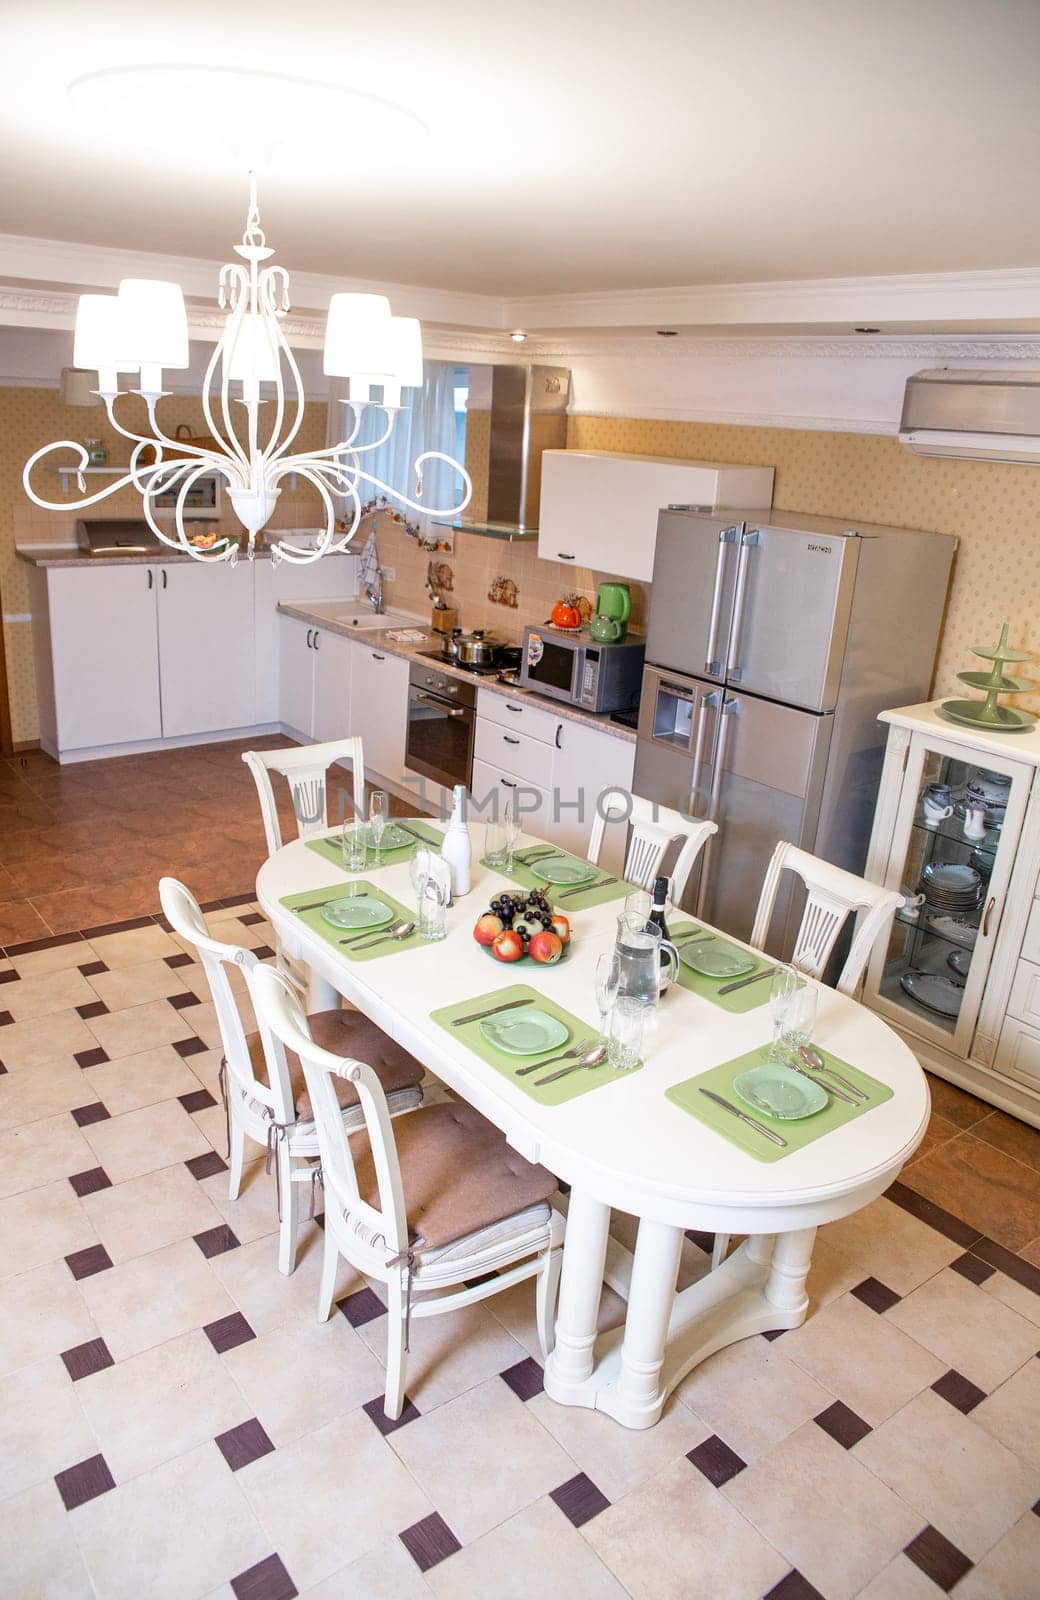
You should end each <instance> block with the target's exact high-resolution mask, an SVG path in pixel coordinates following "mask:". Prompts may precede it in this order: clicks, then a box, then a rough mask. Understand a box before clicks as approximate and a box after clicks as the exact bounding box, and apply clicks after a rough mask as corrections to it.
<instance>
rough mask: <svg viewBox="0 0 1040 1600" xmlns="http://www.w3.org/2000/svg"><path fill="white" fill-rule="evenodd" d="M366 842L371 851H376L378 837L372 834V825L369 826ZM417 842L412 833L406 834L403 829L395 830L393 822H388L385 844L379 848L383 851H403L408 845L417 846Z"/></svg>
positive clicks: (384, 837)
mask: <svg viewBox="0 0 1040 1600" xmlns="http://www.w3.org/2000/svg"><path fill="white" fill-rule="evenodd" d="M365 842H366V844H367V845H368V848H369V849H370V850H374V849H375V847H376V836H375V834H374V833H373V832H372V824H371V823H369V825H368V829H367V833H366V838H365ZM415 842H416V841H415V839H413V837H412V835H411V834H410V833H405V831H404V829H403V828H395V827H394V825H393V823H392V822H388V823H387V825H386V827H385V828H384V829H383V842H382V844H381V845H380V847H379V848H380V849H381V850H403V849H404V847H405V845H406V844H415Z"/></svg>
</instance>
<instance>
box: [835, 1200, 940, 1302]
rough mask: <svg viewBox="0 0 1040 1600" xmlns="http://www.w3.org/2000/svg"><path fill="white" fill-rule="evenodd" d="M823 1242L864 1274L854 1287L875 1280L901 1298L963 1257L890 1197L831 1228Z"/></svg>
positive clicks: (933, 1230)
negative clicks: (867, 1279) (870, 1279)
mask: <svg viewBox="0 0 1040 1600" xmlns="http://www.w3.org/2000/svg"><path fill="white" fill-rule="evenodd" d="M819 1237H820V1239H821V1240H825V1241H826V1243H827V1244H828V1245H829V1246H830V1247H831V1249H833V1250H836V1251H837V1252H838V1253H839V1255H842V1256H844V1257H845V1258H846V1259H847V1260H848V1262H849V1263H850V1266H853V1267H854V1268H855V1269H856V1271H857V1272H858V1277H855V1278H854V1280H853V1284H850V1286H849V1287H853V1286H854V1285H855V1284H856V1283H862V1281H863V1279H864V1278H871V1277H873V1278H879V1279H880V1280H881V1282H882V1283H886V1284H887V1285H888V1287H889V1288H890V1289H893V1290H894V1291H895V1293H896V1294H909V1293H910V1291H911V1290H912V1289H916V1288H917V1287H918V1285H919V1284H922V1283H925V1282H926V1281H927V1279H929V1278H931V1277H934V1276H935V1274H936V1273H937V1272H941V1271H942V1269H943V1267H947V1266H949V1264H950V1262H951V1261H954V1260H956V1258H957V1256H959V1255H962V1254H963V1247H962V1246H961V1245H958V1244H954V1243H953V1242H952V1241H951V1240H949V1239H947V1238H945V1237H944V1236H943V1235H942V1234H941V1233H937V1232H936V1230H935V1229H934V1228H930V1227H929V1226H928V1224H927V1223H925V1222H919V1221H918V1219H917V1218H916V1217H912V1216H911V1215H910V1213H909V1212H908V1211H904V1210H903V1208H902V1206H897V1205H895V1204H893V1202H892V1201H891V1200H886V1199H885V1198H884V1196H882V1197H881V1198H880V1199H878V1200H875V1201H873V1203H872V1204H871V1205H869V1206H864V1208H863V1210H862V1211H856V1212H854V1213H853V1215H852V1216H851V1217H843V1218H842V1219H841V1221H840V1222H829V1223H828V1224H827V1226H826V1227H825V1228H823V1229H822V1230H821V1232H820V1236H819Z"/></svg>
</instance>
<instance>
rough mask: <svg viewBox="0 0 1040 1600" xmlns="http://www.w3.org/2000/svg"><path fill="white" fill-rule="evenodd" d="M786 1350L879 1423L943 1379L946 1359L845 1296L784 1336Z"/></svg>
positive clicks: (841, 1397)
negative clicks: (941, 1358) (921, 1391)
mask: <svg viewBox="0 0 1040 1600" xmlns="http://www.w3.org/2000/svg"><path fill="white" fill-rule="evenodd" d="M781 1342H782V1344H783V1347H784V1349H783V1354H784V1356H785V1357H786V1358H787V1359H788V1360H789V1361H793V1362H794V1363H795V1364H796V1365H797V1366H799V1367H801V1368H802V1369H803V1371H805V1372H808V1373H809V1375H810V1376H811V1377H813V1378H815V1379H816V1381H817V1383H822V1384H823V1386H824V1388H825V1389H829V1390H830V1392H831V1393H832V1394H834V1395H836V1396H837V1398H838V1399H839V1400H844V1402H845V1404H846V1405H848V1406H851V1407H852V1409H853V1411H856V1412H858V1414H859V1415H860V1416H861V1417H862V1418H863V1419H864V1421H866V1422H869V1423H870V1424H871V1425H872V1426H875V1425H876V1424H877V1423H879V1422H883V1421H884V1420H885V1418H886V1417H890V1416H891V1415H892V1413H893V1411H898V1409H899V1407H900V1406H902V1405H905V1404H906V1402H907V1401H908V1400H909V1399H911V1398H912V1397H913V1396H914V1395H915V1394H918V1393H919V1392H920V1390H922V1389H926V1388H927V1387H928V1386H929V1384H931V1383H934V1382H935V1380H936V1378H940V1377H942V1374H943V1372H944V1371H945V1367H944V1365H943V1363H942V1362H941V1361H940V1360H939V1359H938V1358H937V1357H936V1356H935V1355H932V1354H931V1353H929V1351H927V1350H924V1349H922V1348H921V1346H920V1345H919V1344H915V1343H914V1341H913V1339H911V1338H908V1337H907V1335H906V1334H905V1333H902V1332H901V1331H900V1330H899V1328H895V1327H893V1326H892V1325H891V1323H890V1322H889V1320H888V1318H887V1317H880V1316H878V1314H877V1312H876V1311H871V1310H870V1309H869V1308H868V1307H867V1306H865V1305H863V1304H861V1302H860V1301H859V1300H856V1299H855V1298H854V1297H853V1296H852V1295H843V1296H842V1297H841V1299H840V1300H835V1301H833V1302H832V1304H831V1305H829V1306H825V1307H824V1308H823V1310H822V1311H819V1312H817V1313H816V1315H815V1316H813V1317H810V1318H809V1320H808V1322H806V1323H804V1324H803V1325H802V1327H800V1328H796V1329H794V1330H793V1331H792V1332H791V1333H787V1334H785V1335H784V1337H783V1340H782V1341H781Z"/></svg>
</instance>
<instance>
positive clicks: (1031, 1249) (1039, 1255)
mask: <svg viewBox="0 0 1040 1600" xmlns="http://www.w3.org/2000/svg"><path fill="white" fill-rule="evenodd" d="M1019 1255H1022V1256H1025V1258H1026V1260H1027V1261H1032V1263H1033V1265H1034V1266H1037V1267H1040V1239H1034V1240H1033V1242H1032V1244H1027V1245H1026V1246H1025V1248H1024V1249H1023V1250H1020V1251H1019Z"/></svg>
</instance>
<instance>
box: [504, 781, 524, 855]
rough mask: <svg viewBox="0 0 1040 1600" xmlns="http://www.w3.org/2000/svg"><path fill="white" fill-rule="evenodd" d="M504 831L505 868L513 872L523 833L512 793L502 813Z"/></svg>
mask: <svg viewBox="0 0 1040 1600" xmlns="http://www.w3.org/2000/svg"><path fill="white" fill-rule="evenodd" d="M502 831H503V833H504V834H505V836H506V859H505V868H506V871H507V872H512V870H513V854H514V852H515V850H516V846H517V841H518V839H519V838H520V833H521V828H520V819H519V818H518V817H517V815H516V811H515V809H514V801H513V796H512V795H509V796H508V798H507V799H506V808H505V811H504V812H503V815H502Z"/></svg>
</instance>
